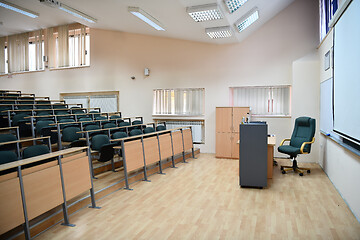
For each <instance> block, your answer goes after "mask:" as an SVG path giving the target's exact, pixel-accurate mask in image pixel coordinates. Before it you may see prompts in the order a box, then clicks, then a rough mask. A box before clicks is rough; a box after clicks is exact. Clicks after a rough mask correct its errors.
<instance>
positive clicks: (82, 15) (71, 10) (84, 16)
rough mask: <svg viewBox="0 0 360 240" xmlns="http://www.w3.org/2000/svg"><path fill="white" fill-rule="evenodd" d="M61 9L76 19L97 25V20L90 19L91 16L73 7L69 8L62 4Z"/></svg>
mask: <svg viewBox="0 0 360 240" xmlns="http://www.w3.org/2000/svg"><path fill="white" fill-rule="evenodd" d="M59 9H60V10H63V11H65V12H67V13H70V14H71V15H73V16H75V17H78V18H81V19H83V20H85V21H88V22H91V23H96V21H97V20H96V19H95V18H93V17H90V16H89V15H87V14H85V13H82V12H80V11H78V10H76V9H74V8H72V7H69V6H67V5H65V4H62V3H61V4H60V7H59Z"/></svg>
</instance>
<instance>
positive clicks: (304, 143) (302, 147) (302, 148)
mask: <svg viewBox="0 0 360 240" xmlns="http://www.w3.org/2000/svg"><path fill="white" fill-rule="evenodd" d="M314 142H315V138H314V137H313V139H312V140H311V142H303V143H302V144H301V148H300V152H301V153H302V154H306V153H308V152H304V148H305V146H306V145H307V144H312V143H314Z"/></svg>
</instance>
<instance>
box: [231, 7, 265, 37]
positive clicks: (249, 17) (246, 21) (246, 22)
mask: <svg viewBox="0 0 360 240" xmlns="http://www.w3.org/2000/svg"><path fill="white" fill-rule="evenodd" d="M258 19H259V11H258V9H257V8H256V7H255V8H253V9H251V10H250V11H249V12H248V13H247V14H245V15H244V16H243V17H242V18H240V19H239V20H238V21H236V22H235V26H236V28H237V29H238V30H239V32H242V31H244V30H245V29H246V28H247V27H249V26H250V25H251V24H253V23H254V22H255V21H256V20H258Z"/></svg>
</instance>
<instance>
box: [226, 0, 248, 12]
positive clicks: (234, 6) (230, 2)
mask: <svg viewBox="0 0 360 240" xmlns="http://www.w3.org/2000/svg"><path fill="white" fill-rule="evenodd" d="M247 1H248V0H224V2H225V4H226V6H227V7H228V9H229V12H230V13H233V12H235V11H236V10H238V9H239V8H240V7H241V6H242V5H244V4H245V3H246V2H247Z"/></svg>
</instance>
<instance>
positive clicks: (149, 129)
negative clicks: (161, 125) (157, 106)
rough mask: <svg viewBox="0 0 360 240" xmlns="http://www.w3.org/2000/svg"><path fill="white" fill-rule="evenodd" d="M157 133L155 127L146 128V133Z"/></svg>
mask: <svg viewBox="0 0 360 240" xmlns="http://www.w3.org/2000/svg"><path fill="white" fill-rule="evenodd" d="M152 132H155V129H154V128H153V127H146V128H145V129H144V133H152Z"/></svg>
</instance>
